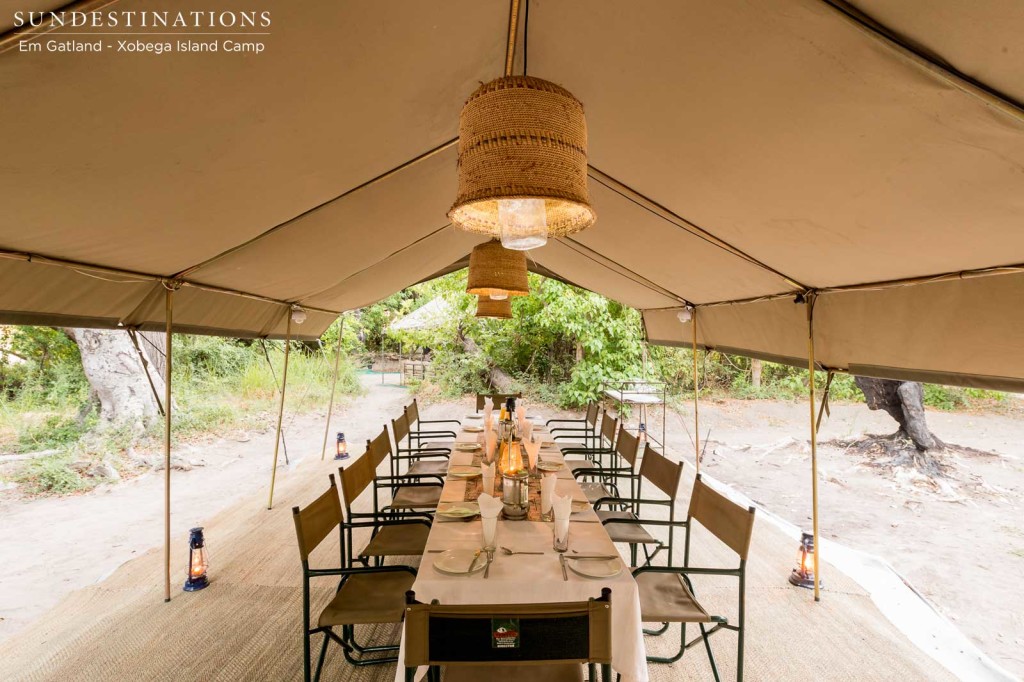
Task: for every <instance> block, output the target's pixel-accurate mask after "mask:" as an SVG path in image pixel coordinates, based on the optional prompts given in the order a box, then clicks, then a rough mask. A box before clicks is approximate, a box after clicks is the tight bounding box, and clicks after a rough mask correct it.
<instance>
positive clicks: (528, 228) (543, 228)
mask: <svg viewBox="0 0 1024 682" xmlns="http://www.w3.org/2000/svg"><path fill="white" fill-rule="evenodd" d="M498 224H499V225H501V245H502V246H504V247H505V248H506V249H512V250H513V251H529V250H530V249H536V248H537V247H540V246H544V245H545V244H547V243H548V219H547V212H546V211H545V209H544V200H543V199H499V200H498Z"/></svg>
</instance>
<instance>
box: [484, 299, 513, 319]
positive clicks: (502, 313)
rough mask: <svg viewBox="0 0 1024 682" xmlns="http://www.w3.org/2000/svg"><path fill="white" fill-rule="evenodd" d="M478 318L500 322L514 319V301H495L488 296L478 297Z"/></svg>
mask: <svg viewBox="0 0 1024 682" xmlns="http://www.w3.org/2000/svg"><path fill="white" fill-rule="evenodd" d="M476 316H477V317H493V318H497V319H499V320H508V319H511V318H512V301H510V300H508V299H507V298H506V299H503V300H501V301H495V300H493V299H490V298H488V297H487V296H478V297H477V299H476Z"/></svg>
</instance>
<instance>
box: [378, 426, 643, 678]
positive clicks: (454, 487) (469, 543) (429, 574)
mask: <svg viewBox="0 0 1024 682" xmlns="http://www.w3.org/2000/svg"><path fill="white" fill-rule="evenodd" d="M478 436H479V434H473V433H465V432H460V434H459V437H458V440H460V441H475V440H476V439H477V437H478ZM541 457H542V458H543V459H552V460H558V459H560V457H561V456H560V455H559V454H557V453H556V452H555V451H554V450H547V449H545V451H543V452H542V453H541ZM471 461H472V453H465V452H459V451H454V452H453V453H452V457H451V464H453V465H459V464H469V463H471ZM530 484H531V485H533V484H534V480H531V481H530ZM537 485H539V482H538V483H537ZM465 488H466V482H465V481H464V480H455V479H447V480H446V481H445V487H444V490H443V492H442V495H441V500H442V504H441V506H442V507H443V506H444V504H445V503H446V502H457V501H462V500H463V499H464V495H465ZM557 494H559V495H572V497H573V499H576V500H585V499H586V495H584V494H583V491H582V490H580V487H579V485H578V484H577V483H576V481H575V480H573V479H572V476H571V474H569V473H568V472H564V471H563V472H561V473H560V474H559V481H558V484H557ZM551 540H552V524H551V523H537V522H532V521H499V522H498V532H497V543H496V544H497V545H498V546H504V547H508V548H510V549H512V550H521V551H534V552H538V551H542V552H544V555H543V556H537V555H533V554H527V555H522V556H507V555H505V554H502V553H501V551H500V550H499V551H498V552H496V553H495V556H494V562H493V563H492V564H491V570H490V575H489V577H488V578H487V580H484V579H483V571H480V572H477V573H474V574H473V575H470V576H450V575H445V574H442V573H439V572H438V571H436V570H434V567H433V563H434V559H435V558H436V557H437V554H432V553H430V552H429V551H428V552H427V553H426V554H425V555H424V556H423V559H422V561H421V563H420V567H419V572H418V575H417V577H416V582H415V583H414V584H413V587H412V589H413V590H414V591H415V592H416V599H417V600H418V601H421V602H429V601H431V600H433V599H437V600H439V601H440V602H441V603H442V604H487V603H492V604H509V603H514V604H525V603H539V602H564V601H585V600H587V599H589V598H591V597H599V596H600V595H601V588H602V587H608V588H611V591H612V613H613V618H612V668H613V669H614V670H615V671H616V672H617V673H620V674H621V675H622V679H623V681H624V682H647V662H646V651H645V649H644V640H643V632H642V630H641V623H640V596H639V592H638V590H637V585H636V581H634V580H633V576H632V575H630V573H629V571H628V570H623V571H622V573H620V574H619V575H618V576H616V577H614V578H609V579H602V580H595V579H591V578H584V577H582V576H579V575H577V574H575V573H573V572H572V571H569V580H568V581H564V580H563V579H562V569H561V564H560V562H559V560H558V554H557V553H556V552H555V551H554V550H553V549H551ZM481 544H483V534H482V529H481V523H480V520H479V519H475V520H473V521H470V522H466V521H443V520H442V519H441V518H438V519H437V520H436V521H435V522H434V524H433V527H432V528H431V530H430V536H429V538H428V540H427V549H428V550H430V549H479V548H480V546H481ZM569 549H570V552H571V550H577V551H578V552H580V553H583V554H589V553H594V554H617V553H618V552H617V550H616V548H615V545H614V544H613V543H612V541H611V539H610V538H609V537H608V533H607V532H606V531H605V529H604V527H603V526H602V525H601V524H600V523H598V522H597V516H596V515H595V514H594V512H593V511H592V510H587V511H586V512H581V513H577V514H573V515H572V522H571V523H570V525H569ZM623 564H624V565H625V567H626V568H627V569H628V566H629V562H628V561H623ZM398 660H399V663H400V665H399V666H398V670H397V673H396V676H395V680H396V682H402V680H403V679H404V675H405V668H404V666H403V665H401V663H402V662H403V661H404V660H405V637H404V634H403V637H402V648H401V651H400V653H399V658H398ZM420 672H421V674H422V673H423V672H425V669H422V670H421V671H420ZM417 677H419V676H417Z"/></svg>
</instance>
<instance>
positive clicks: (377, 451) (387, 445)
mask: <svg viewBox="0 0 1024 682" xmlns="http://www.w3.org/2000/svg"><path fill="white" fill-rule="evenodd" d="M390 454H391V439H390V438H388V427H386V426H385V427H384V429H383V430H382V431H381V432H380V435H379V436H377V437H376V438H374V439H373V440H371V441H369V442H367V444H366V455H369V457H370V463H371V465H372V466H373V470H374V471H377V467H379V466H380V464H381V462H383V461H384V460H385V459H387V458H388V455H390ZM366 455H364V457H365V456H366Z"/></svg>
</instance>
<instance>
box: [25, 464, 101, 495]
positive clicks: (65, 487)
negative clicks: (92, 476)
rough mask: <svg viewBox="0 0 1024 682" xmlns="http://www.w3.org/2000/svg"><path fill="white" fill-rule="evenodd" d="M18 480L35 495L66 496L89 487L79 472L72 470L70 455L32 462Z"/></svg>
mask: <svg viewBox="0 0 1024 682" xmlns="http://www.w3.org/2000/svg"><path fill="white" fill-rule="evenodd" d="M16 480H17V481H18V482H20V483H23V484H25V485H26V487H27V488H28V489H29V490H31V491H32V492H34V493H49V494H54V495H64V494H67V493H72V492H75V491H76V490H82V489H83V488H86V487H88V484H87V483H86V481H85V480H84V479H83V478H82V477H81V476H80V475H79V474H78V472H77V471H75V470H74V469H72V468H71V457H70V455H55V456H53V457H41V458H39V459H33V460H30V461H29V462H28V464H27V465H26V466H25V467H24V468H22V470H21V473H20V474H18V476H17V479H16Z"/></svg>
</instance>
